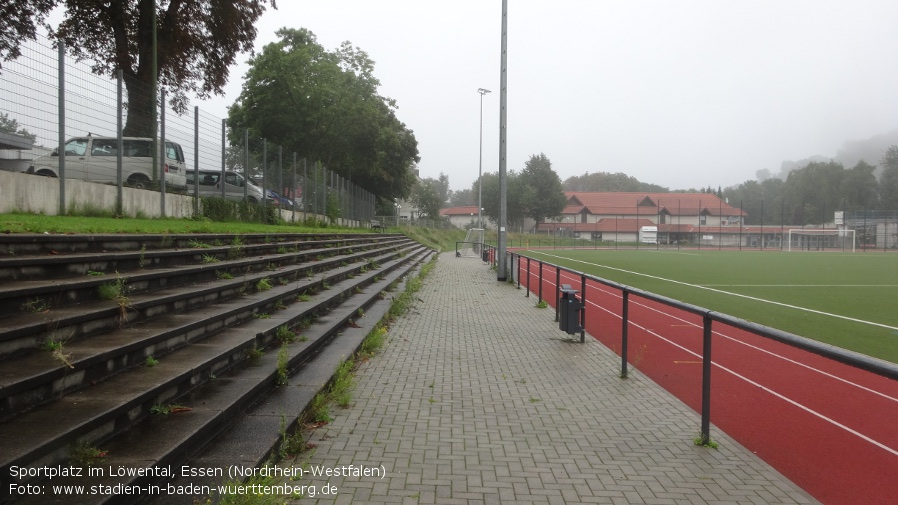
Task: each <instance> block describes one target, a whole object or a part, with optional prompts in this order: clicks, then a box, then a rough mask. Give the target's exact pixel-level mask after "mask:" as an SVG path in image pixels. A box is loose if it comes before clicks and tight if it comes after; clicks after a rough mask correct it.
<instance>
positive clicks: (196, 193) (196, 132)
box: [185, 105, 224, 217]
mask: <svg viewBox="0 0 898 505" xmlns="http://www.w3.org/2000/svg"><path fill="white" fill-rule="evenodd" d="M199 168H200V106H199V105H194V106H193V169H194V170H197V173H196V176H195V177H194V178H193V215H194V217H196V216H199V213H200V189H199V183H200V173H199ZM185 175H186V174H185ZM222 186H224V184H222Z"/></svg>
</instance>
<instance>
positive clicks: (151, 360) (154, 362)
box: [145, 355, 159, 368]
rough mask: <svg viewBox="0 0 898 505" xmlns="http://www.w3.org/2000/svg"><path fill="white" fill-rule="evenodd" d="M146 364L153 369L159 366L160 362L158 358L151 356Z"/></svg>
mask: <svg viewBox="0 0 898 505" xmlns="http://www.w3.org/2000/svg"><path fill="white" fill-rule="evenodd" d="M145 364H146V365H147V366H148V367H150V368H152V367H154V366H156V365H158V364H159V360H158V359H156V358H154V357H153V356H152V355H150V356H147V359H146V361H145Z"/></svg>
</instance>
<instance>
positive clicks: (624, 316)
mask: <svg viewBox="0 0 898 505" xmlns="http://www.w3.org/2000/svg"><path fill="white" fill-rule="evenodd" d="M621 303H622V305H621V318H620V320H621V329H620V334H621V339H620V340H621V341H620V357H621V360H620V378H621V379H626V378H627V346H628V345H629V338H628V334H627V330H628V327H629V326H630V324H629V323H630V292H629V291H626V290H624V291H623V296H622V297H621Z"/></svg>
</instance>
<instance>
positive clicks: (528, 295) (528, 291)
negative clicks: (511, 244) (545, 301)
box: [526, 258, 530, 298]
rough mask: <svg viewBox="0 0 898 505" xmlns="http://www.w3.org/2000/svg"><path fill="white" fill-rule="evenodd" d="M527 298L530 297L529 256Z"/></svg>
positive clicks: (528, 264)
mask: <svg viewBox="0 0 898 505" xmlns="http://www.w3.org/2000/svg"><path fill="white" fill-rule="evenodd" d="M526 297H527V298H530V258H527V295H526Z"/></svg>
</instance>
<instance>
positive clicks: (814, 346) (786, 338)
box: [486, 245, 898, 444]
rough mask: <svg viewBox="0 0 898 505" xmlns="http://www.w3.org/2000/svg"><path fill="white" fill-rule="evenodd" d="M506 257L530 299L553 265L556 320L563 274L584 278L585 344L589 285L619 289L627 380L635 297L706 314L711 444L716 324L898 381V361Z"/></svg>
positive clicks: (705, 433) (704, 420)
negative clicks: (534, 282) (534, 281)
mask: <svg viewBox="0 0 898 505" xmlns="http://www.w3.org/2000/svg"><path fill="white" fill-rule="evenodd" d="M486 248H487V250H488V251H489V259H490V264H491V265H492V266H496V264H497V262H496V261H495V256H496V251H497V249H496V248H495V247H494V246H490V245H487V246H486ZM506 256H507V257H508V261H506V265H508V269H509V272H508V277H507V278H508V279H509V280H511V281H515V282H517V285H518V287H521V276H522V275H525V276H526V281H525V285H524V287H525V289H526V292H527V294H526V296H527V297H529V296H530V293H531V292H534V293H535V294H536V295H537V297H538V300H537V302H539V301H542V300H544V299H545V298H544V297H543V280H544V277H543V272H544V271H545V270H546V267H548V269H549V271H550V272H552V273H554V281H555V320H556V321H558V306H559V303H558V302H559V298H558V297H559V290H558V286H559V285H560V278H561V275H562V273H565V274H567V276H568V277H575V278H579V280H580V296H581V297H582V298H581V299H582V302H583V310H582V313H581V319H580V322H581V325H580V326H581V327H582V328H583V330H582V331H581V333H580V342H581V343H582V342H585V335H586V323H587V319H586V312H587V310H588V309H587V303H586V288H587V284H588V283H594V284H596V285H601V286H606V287H609V288H612V289H614V290H617V291H620V293H621V298H622V305H621V314H620V316H621V326H620V344H621V348H620V349H621V353H620V357H621V364H620V377H621V378H626V377H627V374H628V371H627V367H628V362H629V359H628V358H629V357H628V347H629V346H628V340H629V335H628V328H629V326H630V318H629V307H630V296H631V295H632V296H638V297H639V298H642V299H645V300H651V301H653V302H657V303H660V304H662V305H665V306H667V307H671V308H674V309H677V310H680V311H684V312H687V313H690V314H694V315H697V316H700V317H701V318H702V352H701V359H702V392H701V432H700V436H701V443H702V444H707V443H709V441H710V425H711V365H712V336H713V325H714V324H715V323H720V324H725V325H727V326H729V327H732V328H737V329H739V330H743V331H746V332H748V333H751V334H753V335H757V336H760V337H763V338H766V339H770V340H773V341H776V342H779V343H782V344H785V345H787V346H790V347H794V348H797V349H801V350H803V351H807V352H810V353H813V354H817V355H819V356H823V357H825V358H828V359H831V360H834V361H837V362H840V363H843V364H846V365H849V366H851V367H855V368H857V369H860V370H864V371H866V372H870V373H873V374H876V375H880V376H882V377H886V378H889V379H892V380H898V365H896V364H894V363H890V362H887V361H882V360H879V359H876V358H872V357H870V356H866V355H863V354H860V353H856V352H852V351H848V350H845V349H842V348H839V347H835V346H832V345H829V344H825V343H822V342H818V341H816V340H811V339H809V338H806V337H801V336H798V335H795V334H792V333H789V332H786V331H782V330H778V329H776V328H771V327H768V326H764V325H761V324H757V323H752V322H750V321H746V320H744V319H741V318H738V317H734V316H731V315H728V314H724V313H721V312H715V311H713V310H710V309H706V308H704V307H700V306H697V305H692V304H689V303H685V302H681V301H679V300H675V299H672V298H668V297H666V296H662V295H658V294H655V293H651V292H648V291H644V290H641V289H637V288H634V287H631V286H627V285H624V284H620V283H618V282H614V281H610V280H608V279H603V278H600V277H596V276H593V275H590V274H586V273H584V272H580V271H577V270H573V269H570V268H566V267H562V266H559V265H555V264H552V263H547V262H544V261H542V260H537V259H535V258H530V257H528V256H524V255H521V254H518V253H515V252H512V251H508V252H506ZM534 266H535V268H536V270H538V273H537V279H538V287H537V288H536V290H535V291H534V290H533V289H532V287H531V285H530V279H531V278H532V277H533V269H534V268H533V267H534Z"/></svg>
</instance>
